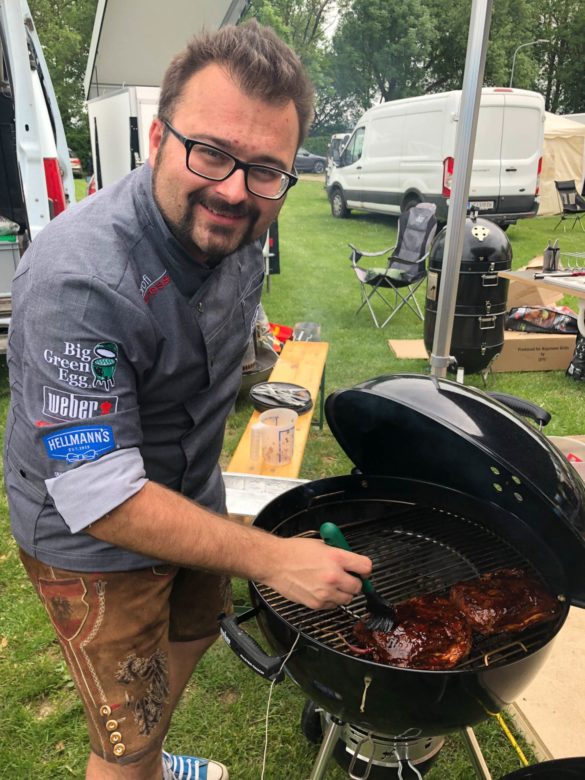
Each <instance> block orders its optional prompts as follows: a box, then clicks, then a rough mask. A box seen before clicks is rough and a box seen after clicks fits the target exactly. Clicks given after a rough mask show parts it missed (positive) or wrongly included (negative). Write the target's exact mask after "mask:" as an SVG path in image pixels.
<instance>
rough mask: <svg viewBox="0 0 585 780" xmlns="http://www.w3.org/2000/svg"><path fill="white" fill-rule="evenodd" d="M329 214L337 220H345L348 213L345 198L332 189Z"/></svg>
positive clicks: (340, 192) (341, 193)
mask: <svg viewBox="0 0 585 780" xmlns="http://www.w3.org/2000/svg"><path fill="white" fill-rule="evenodd" d="M331 213H332V214H333V216H334V217H336V218H337V219H346V218H347V217H349V214H350V211H349V209H348V208H347V206H346V205H345V198H344V197H343V192H342V191H341V190H340V189H334V190H333V192H332V193H331Z"/></svg>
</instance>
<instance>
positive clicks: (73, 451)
mask: <svg viewBox="0 0 585 780" xmlns="http://www.w3.org/2000/svg"><path fill="white" fill-rule="evenodd" d="M43 443H44V445H45V449H46V450H47V455H48V456H49V458H53V459H55V460H66V461H67V463H75V462H76V461H79V460H95V459H96V458H98V457H99V456H100V455H104V454H105V453H106V452H110V450H113V449H114V447H115V442H114V432H113V431H112V428H111V427H110V426H109V425H101V426H99V425H92V426H89V427H81V428H69V429H68V430H66V431H58V432H56V433H51V434H49V435H48V436H43Z"/></svg>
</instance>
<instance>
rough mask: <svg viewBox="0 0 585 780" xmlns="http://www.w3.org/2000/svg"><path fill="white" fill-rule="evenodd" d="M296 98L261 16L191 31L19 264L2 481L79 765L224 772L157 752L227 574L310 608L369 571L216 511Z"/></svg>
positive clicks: (308, 96)
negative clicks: (80, 193) (126, 152)
mask: <svg viewBox="0 0 585 780" xmlns="http://www.w3.org/2000/svg"><path fill="white" fill-rule="evenodd" d="M311 105H312V91H311V87H310V84H309V82H308V81H307V78H306V76H305V74H304V72H303V70H302V68H301V66H300V63H299V61H298V59H297V58H296V56H295V55H294V54H293V53H292V52H291V51H290V50H289V49H288V48H287V47H286V46H285V45H284V44H283V43H282V42H281V41H280V40H279V39H278V38H277V37H276V36H275V35H274V33H273V32H272V31H271V30H270V29H268V28H263V27H260V26H259V25H257V24H256V23H255V22H252V23H249V24H247V25H243V26H241V27H231V28H224V29H223V30H220V31H219V32H217V33H215V34H213V35H204V36H202V37H201V38H199V39H196V40H194V41H193V42H192V43H191V44H190V45H189V47H188V48H187V49H186V50H185V51H184V52H182V53H180V54H179V55H178V56H177V57H176V58H175V59H174V61H173V62H172V63H171V65H170V67H169V69H168V71H167V73H166V75H165V78H164V81H163V84H162V89H161V97H160V105H159V114H158V117H157V118H156V119H155V120H154V121H153V123H152V127H151V130H150V145H151V148H150V156H149V164H148V165H145V166H144V167H143V168H142V169H140V170H139V171H136V172H133V173H131V174H130V175H129V176H128V177H126V178H125V179H123V180H122V181H121V182H119V183H118V184H116V185H114V186H113V187H111V188H109V189H108V190H104V191H102V192H101V193H98V194H97V195H95V196H92V197H91V198H88V199H87V200H86V201H84V202H83V203H82V204H81V205H80V206H78V207H76V208H73V209H70V210H69V211H68V212H66V213H65V214H63V215H62V216H61V217H60V218H59V219H57V220H55V221H53V222H52V223H51V224H50V225H49V226H48V227H47V228H46V229H45V230H44V231H43V232H42V233H41V235H40V236H38V237H37V238H36V239H35V241H34V242H33V244H32V246H31V248H30V249H29V251H28V252H27V254H26V255H25V256H24V257H23V259H22V261H21V264H20V265H19V269H18V273H17V276H16V278H15V281H14V285H13V310H14V313H13V319H12V326H11V333H10V344H9V353H8V361H9V366H10V382H11V392H12V401H11V407H10V412H9V418H8V422H7V428H6V447H5V480H6V488H7V493H8V499H9V505H10V513H11V521H12V527H13V532H14V535H15V538H16V540H17V542H18V544H19V546H20V548H21V557H22V560H23V563H24V566H25V568H26V570H27V572H28V574H29V577H30V578H31V580H32V582H33V583H34V585H35V587H36V589H37V591H38V594H39V596H40V598H41V600H42V601H43V604H44V605H45V607H46V609H47V611H48V613H49V616H50V618H51V621H52V623H53V626H54V627H55V629H56V632H57V636H58V638H59V641H60V644H61V647H62V650H63V653H64V656H65V659H66V661H67V663H68V666H69V669H70V671H71V674H72V677H73V679H74V681H75V683H76V686H77V689H78V691H79V694H80V696H81V699H82V701H83V705H84V708H85V714H86V718H87V723H88V728H89V733H90V743H91V753H90V758H89V761H88V765H87V772H86V778H87V780H110V779H114V778H116V779H117V778H132V780H160V778H161V777H165V778H175V777H199V778H200V780H219V779H220V778H221V780H226V778H227V776H228V775H227V769H226V768H225V767H224V766H223V765H222V764H220V763H218V762H212V761H209V762H207V761H205V760H203V759H196V758H190V757H176V756H175V757H173V756H170V755H168V754H163V753H162V743H163V740H164V737H165V735H166V732H167V730H168V726H169V721H170V718H171V715H172V712H173V710H174V708H175V706H176V704H177V702H178V699H179V696H180V694H181V691H182V690H183V688H184V686H185V684H186V682H187V681H188V679H189V677H190V676H191V674H192V672H193V670H194V668H195V665H196V663H197V661H198V660H199V659H200V658H201V656H202V655H203V653H204V652H205V650H206V649H207V648H208V647H209V646H210V645H211V644H212V643H213V641H214V640H215V639H216V637H217V633H218V626H217V616H218V614H219V613H220V612H221V611H222V610H224V609H226V607H227V606H228V604H229V595H228V594H229V580H228V579H227V577H226V576H225V575H226V574H231V575H236V576H241V577H244V578H249V579H253V580H256V581H259V582H263V583H266V584H267V585H269V586H271V587H272V588H274V589H275V590H277V591H279V592H280V593H282V594H283V595H284V596H286V597H287V598H289V599H291V600H293V601H297V602H300V603H302V604H305V605H306V606H308V607H311V608H316V609H322V608H328V607H332V606H334V605H336V604H347V603H349V602H350V601H351V599H352V597H353V596H354V595H355V594H356V593H357V592H358V591H359V589H360V581H359V579H358V578H357V577H356V576H354V575H353V574H351V573H350V572H354V573H357V574H358V575H362V576H365V575H368V574H369V572H370V569H371V562H370V561H369V560H368V559H367V558H365V557H363V556H360V555H354V554H353V553H348V552H345V551H341V550H337V549H334V548H330V547H327V546H326V545H324V544H323V543H321V542H320V541H317V540H308V539H280V538H278V537H276V536H273V535H270V534H267V533H263V532H262V531H259V530H257V529H253V528H249V527H246V526H243V525H240V524H239V523H235V522H231V521H229V520H228V519H226V518H225V517H223V516H222V515H221V513H222V512H225V501H224V490H223V483H222V480H221V474H220V470H219V467H218V457H219V454H220V451H221V446H222V439H223V431H224V425H225V420H226V417H227V414H228V412H229V410H230V408H231V406H232V404H233V401H234V398H235V396H236V393H237V391H238V386H239V382H240V379H241V369H240V366H241V359H242V355H243V353H244V350H245V347H246V344H247V342H248V339H249V335H250V332H251V328H252V325H253V322H254V315H255V312H256V309H257V307H258V304H259V301H260V294H261V289H262V278H263V263H262V257H261V252H260V249H259V246H258V242H257V241H256V239H257V238H258V237H259V236H260V235H262V234H263V233H264V232H265V231H266V229H267V227H268V225H269V224H270V223H271V222H272V221H273V220H274V218H275V217H276V215H277V214H278V212H279V210H280V208H281V206H282V203H283V198H284V195H285V194H286V191H287V189H288V188H289V187H290V186H292V185H293V184H294V183H295V181H296V177H295V176H294V174H293V173H291V170H292V167H293V161H294V157H295V152H296V149H297V148H298V146H299V145H300V143H301V141H302V140H303V137H304V135H305V133H306V131H307V128H308V126H309V124H310V122H311V118H312V109H311ZM161 764H162V767H161ZM197 773H199V774H197Z"/></svg>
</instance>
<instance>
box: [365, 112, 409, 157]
mask: <svg viewBox="0 0 585 780" xmlns="http://www.w3.org/2000/svg"><path fill="white" fill-rule="evenodd" d="M403 121H404V117H403V116H381V117H379V118H378V119H374V120H373V121H372V126H371V132H370V134H369V139H368V156H369V157H372V158H376V157H388V156H389V155H390V156H395V155H397V154H399V153H400V146H401V143H402V125H403Z"/></svg>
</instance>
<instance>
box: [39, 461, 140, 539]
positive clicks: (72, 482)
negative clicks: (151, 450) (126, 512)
mask: <svg viewBox="0 0 585 780" xmlns="http://www.w3.org/2000/svg"><path fill="white" fill-rule="evenodd" d="M147 481H148V480H147V478H146V474H145V471H144V463H143V462H142V456H141V454H140V451H139V450H138V449H137V448H136V447H132V448H130V449H128V450H118V451H116V452H112V453H109V454H107V455H104V456H103V457H101V458H100V459H99V460H96V461H91V462H89V463H84V464H83V465H82V466H79V467H78V468H76V469H73V471H67V472H65V473H64V474H61V475H59V476H58V477H53V478H52V479H46V480H45V485H46V487H47V491H48V493H49V495H50V496H51V498H52V499H53V502H54V504H55V507H56V508H57V511H58V512H59V514H60V515H61V516H62V517H63V519H64V520H65V522H66V523H67V525H68V527H69V530H70V531H71V533H78V532H79V531H83V530H84V529H85V528H87V527H88V526H89V525H91V524H92V523H94V522H95V521H96V520H99V519H100V518H101V517H103V516H104V515H105V514H107V513H108V512H111V511H112V509H115V508H116V507H117V506H119V505H120V504H122V503H123V502H124V501H126V500H127V499H129V498H131V497H132V496H133V495H135V494H136V493H138V491H139V490H141V488H143V487H144V485H145V484H146V482H147Z"/></svg>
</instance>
